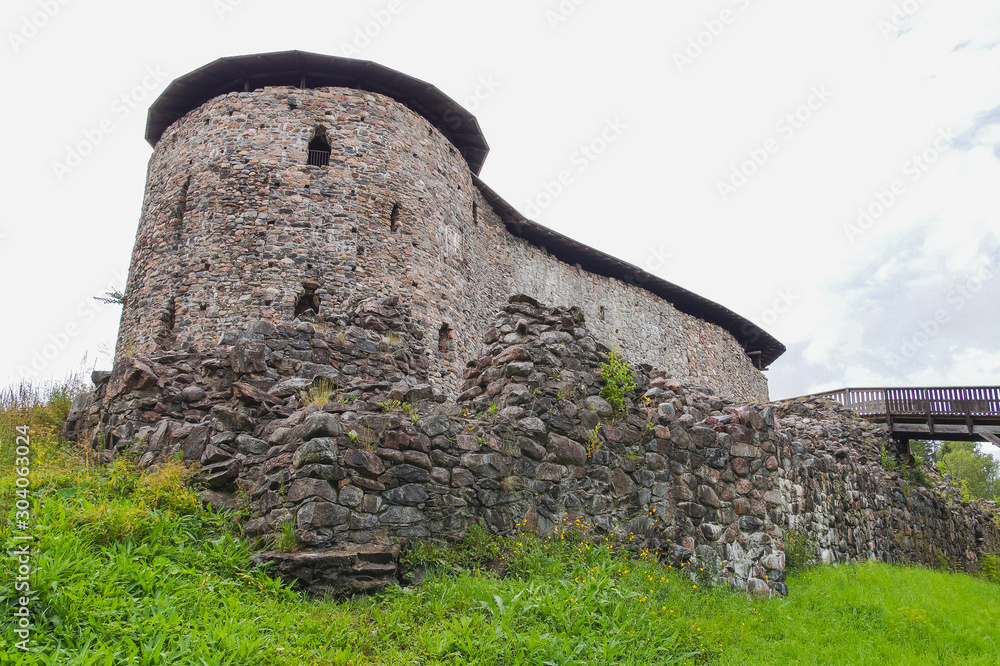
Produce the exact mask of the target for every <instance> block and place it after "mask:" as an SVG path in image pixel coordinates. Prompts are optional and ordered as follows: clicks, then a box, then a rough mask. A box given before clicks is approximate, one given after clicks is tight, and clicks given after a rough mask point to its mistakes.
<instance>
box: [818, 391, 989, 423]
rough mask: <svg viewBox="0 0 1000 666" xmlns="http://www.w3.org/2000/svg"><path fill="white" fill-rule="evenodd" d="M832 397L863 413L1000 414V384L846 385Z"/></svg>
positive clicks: (827, 396) (915, 414) (868, 414)
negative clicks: (893, 386) (943, 385)
mask: <svg viewBox="0 0 1000 666" xmlns="http://www.w3.org/2000/svg"><path fill="white" fill-rule="evenodd" d="M813 397H823V398H829V399H830V400H835V401H836V402H839V403H840V404H842V405H844V406H845V407H849V408H850V409H853V410H854V411H856V412H857V413H859V414H861V415H864V416H885V415H886V414H892V415H893V416H908V415H912V416H925V415H931V416H1000V386H978V387H937V388H846V389H839V390H836V391H827V392H826V393H817V394H815V395H814V396H813Z"/></svg>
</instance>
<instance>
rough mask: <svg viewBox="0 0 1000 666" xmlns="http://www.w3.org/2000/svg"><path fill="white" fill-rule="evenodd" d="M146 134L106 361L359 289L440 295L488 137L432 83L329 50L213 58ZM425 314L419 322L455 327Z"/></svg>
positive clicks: (184, 82) (167, 101)
mask: <svg viewBox="0 0 1000 666" xmlns="http://www.w3.org/2000/svg"><path fill="white" fill-rule="evenodd" d="M286 83H287V84H288V85H283V84H286ZM418 111H419V112H418ZM147 140H149V141H150V143H151V144H152V145H153V146H154V148H155V152H154V154H153V156H152V158H151V160H150V164H149V172H148V176H147V186H146V193H145V199H144V204H143V212H142V218H141V221H140V223H139V229H138V233H137V235H136V241H135V249H134V251H133V255H132V263H131V266H130V270H129V280H128V285H127V288H126V290H125V303H124V309H123V313H122V320H121V328H120V332H119V339H118V345H117V349H116V361H118V360H121V359H122V358H123V357H131V356H135V355H143V354H148V353H150V352H152V351H153V350H156V349H164V348H166V349H169V348H188V347H191V346H198V347H200V346H206V345H210V344H214V343H215V342H216V341H217V339H218V338H219V336H220V335H222V334H223V333H224V332H226V331H232V330H240V329H241V328H243V327H245V326H246V325H247V324H249V323H250V322H252V321H256V320H270V321H273V322H281V321H291V320H292V319H294V318H295V317H297V316H300V315H302V314H304V313H305V312H306V311H307V310H313V311H314V312H318V313H323V312H324V311H329V310H330V309H331V308H334V307H336V306H337V305H340V304H341V303H343V302H345V301H346V300H348V299H349V298H350V297H352V296H355V295H358V294H371V295H373V296H389V295H402V296H412V297H414V300H418V301H429V300H440V301H441V302H442V303H443V304H447V303H448V302H449V301H450V300H451V296H453V294H451V295H449V293H448V292H449V291H450V286H452V285H449V284H447V277H446V276H443V275H442V273H446V272H447V271H448V268H449V266H448V265H449V263H456V262H457V263H459V264H460V263H461V259H460V258H459V257H458V255H457V253H455V252H450V251H449V248H448V246H447V240H448V239H447V238H442V233H443V232H444V233H445V234H447V233H449V230H450V233H452V234H455V236H456V237H457V235H458V234H459V233H460V230H461V229H463V228H466V227H471V226H472V225H474V224H477V223H478V221H477V220H476V219H475V218H476V216H477V211H476V200H475V196H474V195H475V194H477V191H476V188H475V185H474V184H473V173H478V171H479V169H480V168H481V166H482V161H483V159H484V158H485V155H486V152H487V150H488V147H487V145H486V142H485V140H484V139H483V137H482V134H481V132H480V131H479V127H478V124H477V123H476V121H475V118H473V117H472V116H471V115H470V114H469V113H468V112H466V111H465V110H464V109H462V108H461V107H460V106H458V105H457V104H456V103H454V102H453V101H452V100H451V99H449V98H448V97H446V96H445V95H444V94H443V93H441V92H440V91H438V90H437V89H436V88H434V87H432V86H430V85H428V84H425V83H423V82H420V81H417V80H416V79H413V78H410V77H407V76H404V75H401V74H399V73H397V72H394V71H392V70H389V69H387V68H384V67H381V66H378V65H375V64H373V63H363V62H358V61H354V60H347V59H343V58H335V57H327V56H316V55H313V54H305V53H299V52H291V53H277V54H267V55H262V56H247V57H240V58H226V59H222V60H219V61H217V62H215V63H212V64H211V65H208V66H206V67H204V68H202V69H200V70H198V71H196V72H193V73H192V74H189V75H187V76H185V77H183V78H181V79H178V80H177V81H175V82H174V83H173V84H172V85H171V86H170V88H168V89H167V91H166V92H165V93H164V94H163V96H162V97H161V98H160V99H159V100H158V101H157V102H156V104H155V105H154V106H153V107H152V109H151V110H150V117H149V125H148V132H147ZM442 240H443V241H445V242H444V244H442V242H441V241H442ZM449 254H451V255H453V256H448V255H449ZM442 278H444V279H445V283H441V279H442ZM438 292H442V293H438ZM438 296H440V297H441V298H440V299H438V298H437V297H438ZM438 319H444V320H445V321H441V322H438V323H437V330H428V331H427V333H428V334H431V333H433V334H435V335H437V334H439V333H440V331H441V328H442V326H443V327H446V329H447V332H448V334H449V336H450V335H452V333H451V329H452V327H453V326H454V322H450V321H447V319H448V317H447V316H444V317H438ZM444 346H447V345H444Z"/></svg>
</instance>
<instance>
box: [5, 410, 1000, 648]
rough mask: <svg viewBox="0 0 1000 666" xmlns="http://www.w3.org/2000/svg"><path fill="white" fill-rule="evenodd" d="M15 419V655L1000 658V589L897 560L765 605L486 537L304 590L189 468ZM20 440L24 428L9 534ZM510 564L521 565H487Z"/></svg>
mask: <svg viewBox="0 0 1000 666" xmlns="http://www.w3.org/2000/svg"><path fill="white" fill-rule="evenodd" d="M0 415H2V416H3V417H4V419H5V421H6V425H8V426H9V425H10V424H11V423H21V422H25V423H30V424H31V425H32V427H33V429H34V430H33V432H37V433H38V435H37V436H34V437H33V450H34V451H33V455H34V459H33V471H34V473H33V486H34V488H33V497H34V499H35V501H36V505H35V509H34V511H35V513H36V519H35V522H36V525H35V527H34V528H33V532H34V534H35V536H36V537H37V538H38V539H40V542H39V544H38V551H37V555H36V556H35V560H34V565H35V566H36V567H37V571H36V573H35V577H34V580H33V587H34V590H35V596H34V600H33V603H32V610H33V613H34V621H35V622H36V627H35V634H34V638H35V641H36V642H35V648H36V650H37V651H36V653H35V654H34V655H33V656H29V657H27V658H26V657H24V656H23V655H21V654H19V653H17V652H16V651H15V650H14V648H13V643H14V642H15V641H16V640H17V639H16V637H15V635H14V634H13V625H12V623H11V621H10V613H9V612H8V610H7V609H9V608H10V603H11V597H12V595H13V590H12V581H11V576H10V575H8V572H10V571H12V564H11V562H10V560H9V559H6V560H5V561H3V562H0V568H2V569H3V571H4V574H3V575H2V576H0V606H2V607H3V609H4V610H3V615H2V616H0V663H8V662H13V663H25V664H35V663H38V664H41V663H58V664H116V665H117V664H128V663H135V664H434V663H478V664H519V663H520V664H542V663H552V664H600V663H618V664H670V663H713V664H715V663H718V664H775V663H796V664H936V663H943V664H997V663H1000V641H998V640H996V636H997V633H998V631H1000V629H998V627H997V621H998V620H1000V617H998V614H1000V611H998V610H997V609H998V608H1000V586H997V585H996V584H993V583H990V582H987V581H984V580H980V579H975V578H970V577H968V576H964V575H958V574H949V573H942V572H933V571H927V570H923V569H910V568H898V567H888V566H884V565H880V564H867V565H860V566H841V567H839V568H816V569H811V570H807V571H805V572H803V573H801V574H799V575H797V576H794V577H792V578H791V579H790V580H789V587H790V588H791V590H792V593H791V595H790V596H789V597H788V598H787V599H771V600H754V599H750V598H748V597H746V596H745V595H741V594H735V593H732V592H728V591H726V590H722V589H711V588H709V587H708V586H706V585H703V584H700V583H697V582H695V581H692V580H690V579H689V577H688V575H687V574H688V573H689V572H681V571H678V570H672V569H665V568H662V567H660V566H658V565H657V563H656V562H655V561H653V560H652V559H651V558H637V557H635V556H631V555H628V554H626V553H624V552H621V551H619V550H617V549H610V548H609V547H608V546H607V545H590V546H589V547H588V545H587V544H582V543H579V542H574V541H572V540H569V539H566V540H555V541H545V540H540V539H538V538H536V537H534V536H532V535H521V536H520V537H516V538H514V539H510V540H504V539H490V538H488V537H486V536H485V535H483V534H479V533H474V534H473V535H471V536H470V537H469V539H467V542H466V543H465V544H464V545H463V546H462V547H461V548H458V549H455V550H453V551H450V552H444V551H436V550H433V549H422V550H421V552H420V555H421V557H422V558H423V559H425V560H432V561H439V562H441V563H442V564H441V565H440V568H441V570H442V571H443V572H447V573H442V574H440V575H437V576H434V577H432V578H431V579H430V580H429V581H428V582H426V583H425V584H423V585H421V586H420V587H417V588H413V589H407V590H402V589H394V590H390V591H388V592H387V593H385V594H383V595H380V596H377V597H368V598H362V599H357V600H353V601H347V602H339V603H334V602H324V601H310V600H305V599H302V598H301V597H299V596H298V595H297V594H295V593H293V592H290V591H289V590H287V589H283V588H281V587H280V586H279V585H278V584H276V583H275V582H274V581H272V580H271V579H270V578H268V577H267V576H266V575H264V574H263V573H261V572H260V571H255V570H252V569H251V568H250V567H249V555H250V552H249V548H248V546H247V544H246V543H244V542H242V541H241V540H240V539H239V537H238V535H237V534H235V533H234V531H233V530H232V528H231V527H230V524H229V523H228V522H227V521H226V520H225V519H224V518H223V517H220V516H215V515H212V514H210V513H207V512H205V511H203V510H202V509H201V508H200V507H199V506H198V503H197V501H196V499H195V498H194V496H193V495H192V494H191V493H190V492H188V491H186V490H184V489H183V485H182V484H183V472H182V470H181V469H180V468H177V467H171V468H167V469H165V470H163V471H161V472H160V473H158V474H156V475H154V476H151V477H145V478H140V477H138V476H137V475H136V474H135V473H134V471H133V470H131V469H130V468H129V467H128V466H127V465H123V464H119V465H116V466H115V467H114V468H112V469H107V470H96V469H91V468H87V467H86V466H85V465H84V464H83V463H82V461H81V460H80V459H79V458H78V457H77V456H76V455H75V454H74V453H73V452H72V451H71V450H69V449H67V448H66V447H64V446H61V445H59V444H58V443H56V442H55V440H54V438H53V437H52V429H51V428H49V427H48V426H46V425H45V422H46V419H48V420H49V421H54V420H57V419H56V418H55V417H54V416H53V415H52V414H47V415H43V416H44V418H42V417H40V416H39V415H37V414H31V413H27V412H22V413H18V414H14V415H11V414H10V413H9V411H8V412H7V413H2V414H0ZM55 416H58V414H56V415H55ZM11 440H12V438H11V436H10V435H9V430H8V431H7V432H5V433H4V435H3V440H2V448H0V465H2V467H0V498H2V500H0V501H2V505H0V506H3V507H4V511H2V512H0V515H3V516H5V518H6V519H5V520H4V521H3V524H2V525H0V540H2V541H4V542H7V541H8V539H9V536H10V534H11V523H10V517H12V513H10V515H8V511H7V510H6V509H7V508H8V507H10V506H11V504H12V500H13V497H14V496H13V490H14V488H13V478H14V477H13V474H12V471H11V470H12V465H11V462H12V457H11V454H10V448H11V447H10V445H11ZM11 511H12V509H11ZM8 548H9V545H8ZM4 550H7V548H5V549H4ZM499 557H502V558H504V562H505V567H506V570H507V575H506V576H505V577H503V578H501V577H499V576H497V575H495V574H493V573H489V572H488V571H485V570H482V571H481V570H478V568H477V566H476V562H477V561H481V560H484V559H496V558H499ZM459 566H460V567H461V571H459V569H458V568H457V567H459ZM699 574H700V572H699Z"/></svg>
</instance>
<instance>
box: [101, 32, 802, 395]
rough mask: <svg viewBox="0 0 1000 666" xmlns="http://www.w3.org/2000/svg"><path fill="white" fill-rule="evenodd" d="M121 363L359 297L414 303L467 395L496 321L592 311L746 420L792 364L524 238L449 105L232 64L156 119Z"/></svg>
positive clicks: (764, 343) (717, 312) (613, 263)
mask: <svg viewBox="0 0 1000 666" xmlns="http://www.w3.org/2000/svg"><path fill="white" fill-rule="evenodd" d="M146 138H147V140H148V141H149V142H150V143H151V144H152V145H153V146H154V148H155V150H154V153H153V157H152V159H151V160H150V164H149V173H148V176H147V188H146V196H145V201H144V204H143V212H142V219H141V221H140V223H139V230H138V234H137V235H136V241H135V250H134V252H133V256H132V264H131V267H130V270H129V280H128V285H127V288H126V290H125V306H124V312H123V316H122V321H121V328H120V332H119V339H118V347H117V353H116V361H121V360H122V359H124V358H126V357H131V356H135V355H141V354H147V353H149V352H151V351H153V350H154V349H164V348H167V349H189V348H193V347H199V346H204V345H205V344H206V343H207V344H212V343H215V342H216V341H217V340H218V339H219V337H220V335H221V334H222V333H223V332H225V331H227V330H231V329H234V328H240V327H243V326H246V325H247V324H248V323H250V322H252V321H256V320H265V321H270V322H273V323H280V322H284V321H292V320H293V319H294V318H295V317H296V316H297V315H299V314H301V312H304V311H305V310H306V309H313V310H314V311H315V312H316V313H318V314H323V313H325V312H329V311H331V310H332V309H336V308H338V307H341V306H343V305H344V304H346V303H347V302H348V301H350V299H352V298H353V297H355V296H356V295H358V294H366V295H372V296H380V297H388V296H399V297H400V298H402V299H404V300H405V301H406V302H407V303H408V304H409V305H410V307H412V308H413V313H414V316H415V317H417V318H419V319H420V320H421V326H422V332H423V334H424V339H425V340H428V341H430V342H433V343H434V344H435V345H436V347H437V350H438V353H435V354H434V355H433V356H432V358H431V359H430V363H431V366H430V368H429V370H430V377H431V378H432V379H434V380H435V381H436V382H437V383H439V384H440V386H441V387H442V389H445V390H449V391H454V390H456V389H457V387H458V385H459V384H460V383H461V374H462V372H463V371H464V368H465V363H466V361H468V360H469V359H471V358H472V357H474V356H475V355H476V353H477V351H478V345H479V343H480V338H481V336H482V333H483V331H485V330H487V329H489V328H490V326H491V322H492V320H493V316H494V313H495V310H496V309H497V307H498V304H500V305H502V304H503V303H504V302H505V301H506V298H507V296H509V295H510V294H515V293H525V294H531V295H532V296H534V297H535V298H537V299H539V300H540V301H542V302H545V303H551V304H566V305H575V306H577V307H579V308H581V309H582V310H583V312H584V314H585V315H586V317H587V321H588V322H589V324H590V326H591V328H592V329H593V330H594V331H595V332H596V333H598V334H599V335H600V336H602V337H603V338H604V339H605V340H607V341H608V342H609V343H613V344H617V345H618V346H619V347H620V348H621V350H622V351H623V352H624V353H626V354H628V355H629V356H630V357H631V358H633V359H635V360H636V361H639V362H647V363H650V364H655V365H659V366H662V367H664V368H666V369H667V370H669V371H670V372H671V373H672V374H673V375H674V376H676V377H679V378H683V379H684V380H686V381H691V382H694V383H698V384H701V385H703V386H711V387H713V388H714V389H715V390H717V391H719V392H721V393H723V394H725V395H729V396H732V397H735V398H739V399H744V400H766V399H767V381H766V379H765V378H764V375H763V374H762V373H761V369H763V368H766V367H767V366H768V365H769V364H770V363H771V362H772V361H773V360H774V359H776V358H777V357H778V356H779V355H780V354H781V353H783V352H784V347H783V346H782V345H781V344H780V343H779V342H777V341H776V340H775V339H774V338H772V337H771V336H770V335H768V334H767V333H766V332H764V331H762V330H761V329H759V328H758V327H757V326H755V325H754V324H752V323H750V322H749V321H747V320H745V319H743V318H742V317H739V316H738V315H736V314H734V313H732V312H730V311H729V310H727V309H726V308H724V307H722V306H720V305H717V304H715V303H713V302H711V301H708V300H707V299H703V298H701V297H699V296H697V295H695V294H692V293H690V292H688V291H686V290H684V289H681V288H680V287H677V286H675V285H673V284H670V283H668V282H666V281H664V280H661V279H659V278H657V277H655V276H652V275H649V274H647V273H645V272H643V271H641V270H639V269H638V268H635V267H633V266H630V265H628V264H625V263H624V262H621V261H619V260H617V259H614V258H613V257H610V256H608V255H605V254H603V253H601V252H599V251H597V250H594V249H592V248H589V247H587V246H585V245H582V244H580V243H577V242H575V241H573V240H571V239H569V238H567V237H565V236H563V235H561V234H558V233H556V232H554V231H551V230H549V229H546V228H545V227H542V226H540V225H538V224H535V223H534V222H530V221H528V220H526V219H525V218H524V217H523V216H521V215H520V214H519V213H518V212H517V211H515V210H514V209H513V208H512V207H511V206H510V205H509V204H508V203H507V202H505V201H504V200H503V199H502V198H500V197H499V196H498V195H497V194H496V193H495V192H493V190H491V189H490V188H489V187H488V186H487V185H486V184H485V183H483V182H482V181H481V180H480V179H479V178H478V175H477V174H478V173H479V171H480V169H481V168H482V166H483V162H484V160H485V158H486V154H487V151H488V147H487V144H486V140H485V139H484V138H483V135H482V133H481V132H480V130H479V125H478V123H477V122H476V119H475V118H474V117H473V116H471V115H470V114H469V113H468V112H466V111H465V110H464V109H462V108H461V107H460V106H458V105H457V104H456V103H455V102H453V101H452V100H451V99H450V98H448V97H447V96H445V95H444V94H443V93H441V92H440V91H438V90H437V89H436V88H434V87H433V86H430V85H428V84H426V83H423V82H421V81H418V80H416V79H413V78H411V77H408V76H405V75H403V74H400V73H398V72H395V71H392V70H389V69H386V68H384V67H381V66H379V65H375V64H373V63H369V62H359V61H353V60H348V59H344V58H336V57H328V56H319V55H313V54H308V53H300V52H289V53H272V54H265V55H257V56H246V57H240V58H224V59H222V60H219V61H217V62H214V63H212V64H210V65H207V66H206V67H203V68H202V69H200V70H198V71H196V72H192V73H191V74H188V75H187V76H184V77H181V78H180V79H178V80H177V81H175V82H174V83H173V84H171V85H170V87H168V88H167V90H166V91H165V92H164V93H163V95H162V96H161V97H160V99H158V100H157V101H156V102H155V103H154V104H153V106H152V108H151V109H150V112H149V124H148V128H147V134H146Z"/></svg>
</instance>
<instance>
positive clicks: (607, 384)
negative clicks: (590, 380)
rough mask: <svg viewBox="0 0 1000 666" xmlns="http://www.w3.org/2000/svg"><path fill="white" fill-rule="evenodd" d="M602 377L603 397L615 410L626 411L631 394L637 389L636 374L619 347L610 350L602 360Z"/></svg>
mask: <svg viewBox="0 0 1000 666" xmlns="http://www.w3.org/2000/svg"><path fill="white" fill-rule="evenodd" d="M601 379H603V380H604V386H603V387H602V388H601V397H602V398H604V399H605V400H607V401H608V404H610V405H611V407H612V408H613V409H614V410H615V412H622V411H624V410H625V403H626V400H628V398H629V394H630V393H632V391H634V390H635V376H634V374H633V372H632V366H630V365H629V364H628V361H626V360H625V357H624V356H622V354H621V352H619V351H618V349H612V350H611V351H609V352H608V356H607V360H605V361H603V362H601Z"/></svg>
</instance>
